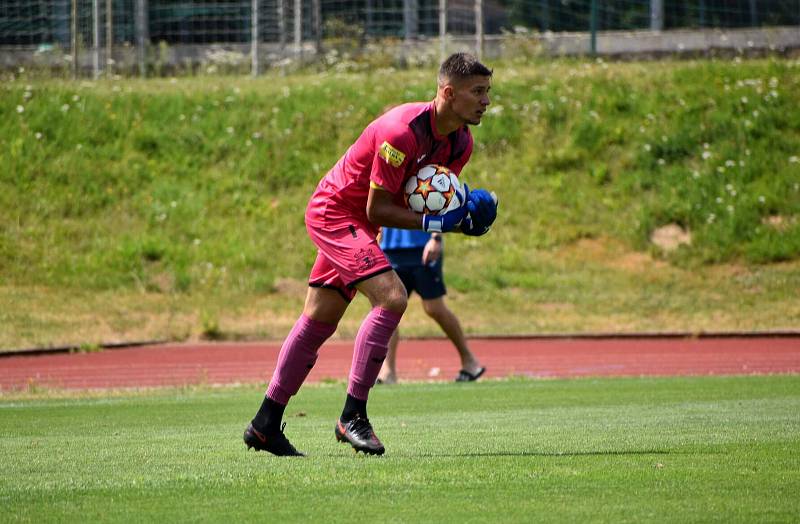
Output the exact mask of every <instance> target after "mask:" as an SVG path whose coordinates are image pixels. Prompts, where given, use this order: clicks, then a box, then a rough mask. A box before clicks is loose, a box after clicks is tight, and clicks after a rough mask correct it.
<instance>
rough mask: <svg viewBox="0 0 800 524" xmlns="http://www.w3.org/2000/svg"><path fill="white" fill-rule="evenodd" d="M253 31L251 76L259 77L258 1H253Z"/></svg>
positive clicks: (251, 40) (251, 36) (251, 37)
mask: <svg viewBox="0 0 800 524" xmlns="http://www.w3.org/2000/svg"><path fill="white" fill-rule="evenodd" d="M251 18H252V21H253V25H252V29H251V32H250V33H251V34H250V74H251V75H252V76H253V77H257V76H258V73H259V70H258V0H253V12H252V16H251Z"/></svg>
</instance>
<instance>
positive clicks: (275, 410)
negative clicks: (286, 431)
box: [253, 396, 286, 431]
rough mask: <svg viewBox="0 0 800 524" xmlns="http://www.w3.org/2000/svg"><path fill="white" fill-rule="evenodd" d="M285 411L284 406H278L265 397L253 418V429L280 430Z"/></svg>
mask: <svg viewBox="0 0 800 524" xmlns="http://www.w3.org/2000/svg"><path fill="white" fill-rule="evenodd" d="M285 409H286V406H285V405H284V404H278V403H277V402H275V401H274V400H272V399H271V398H269V397H267V396H265V397H264V402H262V403H261V407H260V408H259V409H258V413H256V416H255V417H253V427H254V428H256V429H257V430H259V431H268V430H275V429H280V425H281V419H283V412H284V410H285Z"/></svg>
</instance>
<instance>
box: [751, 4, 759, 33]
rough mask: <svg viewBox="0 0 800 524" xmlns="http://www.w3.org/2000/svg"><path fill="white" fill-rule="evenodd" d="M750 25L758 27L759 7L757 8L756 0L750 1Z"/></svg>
mask: <svg viewBox="0 0 800 524" xmlns="http://www.w3.org/2000/svg"><path fill="white" fill-rule="evenodd" d="M750 25H751V26H753V27H758V6H756V0H750Z"/></svg>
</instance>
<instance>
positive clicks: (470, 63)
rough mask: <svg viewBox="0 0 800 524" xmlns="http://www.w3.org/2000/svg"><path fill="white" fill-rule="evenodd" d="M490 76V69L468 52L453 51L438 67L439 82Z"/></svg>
mask: <svg viewBox="0 0 800 524" xmlns="http://www.w3.org/2000/svg"><path fill="white" fill-rule="evenodd" d="M475 75H479V76H492V70H491V69H489V68H488V67H486V66H485V65H483V64H481V63H480V62H479V61H478V59H477V58H475V57H474V56H473V55H471V54H469V53H453V54H452V55H450V56H448V57H447V59H446V60H445V61H444V62H442V66H441V67H440V68H439V83H440V84H443V83H444V82H445V81H446V80H448V79H449V80H463V79H465V78H467V77H470V76H475Z"/></svg>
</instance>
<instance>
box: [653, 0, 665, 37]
mask: <svg viewBox="0 0 800 524" xmlns="http://www.w3.org/2000/svg"><path fill="white" fill-rule="evenodd" d="M663 29H664V1H663V0H650V30H651V31H661V30H663Z"/></svg>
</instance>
